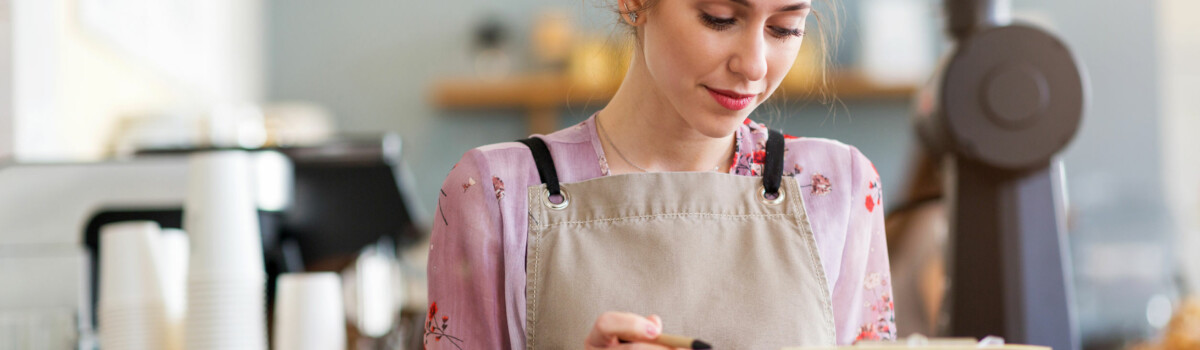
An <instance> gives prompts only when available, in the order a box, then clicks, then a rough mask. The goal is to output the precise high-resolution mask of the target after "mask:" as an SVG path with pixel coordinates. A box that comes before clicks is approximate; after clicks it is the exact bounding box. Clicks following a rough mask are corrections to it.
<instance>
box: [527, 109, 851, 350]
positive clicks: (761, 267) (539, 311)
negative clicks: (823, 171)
mask: <svg viewBox="0 0 1200 350" xmlns="http://www.w3.org/2000/svg"><path fill="white" fill-rule="evenodd" d="M521 142H522V143H525V144H526V145H528V146H529V148H530V150H531V152H532V154H533V158H534V161H535V162H536V163H537V168H538V174H539V176H540V177H541V180H542V184H539V185H536V186H531V187H529V192H528V193H529V203H530V205H529V217H530V220H529V233H528V241H527V242H528V246H527V248H526V260H525V267H526V285H525V296H526V325H525V336H526V344H527V348H529V349H575V348H581V347H582V346H583V341H584V338H585V337H586V336H587V334H588V333H589V332H590V331H591V328H592V325H593V323H594V322H595V320H596V318H597V317H599V316H600V314H601V313H603V312H605V311H626V312H633V313H637V314H640V315H650V314H657V315H660V316H662V318H663V323H664V325H665V329H664V332H667V333H676V334H683V335H687V336H692V337H697V338H699V339H704V340H705V341H708V342H709V343H711V344H712V345H713V346H714V348H718V349H721V348H727V349H740V348H746V349H779V348H781V347H785V346H830V345H834V344H835V341H836V339H835V332H834V323H833V308H832V305H831V303H830V295H829V292H828V291H829V290H830V289H829V288H828V286H827V282H826V280H825V273H824V270H823V269H822V267H821V261H820V258H819V256H818V255H817V248H816V243H815V240H814V238H813V233H812V229H811V228H810V226H809V222H808V215H807V213H806V212H805V210H804V203H803V196H801V195H800V191H799V188H800V186H799V184H798V183H797V182H796V180H795V179H793V178H791V177H787V178H784V177H783V160H784V157H783V153H784V147H783V143H784V142H783V135H782V134H781V133H779V132H778V131H775V130H771V131H770V133H769V135H768V138H767V145H766V146H767V147H766V148H767V149H766V163H765V164H764V165H763V174H764V176H763V177H762V178H758V177H750V176H739V175H732V174H722V173H715V172H674V173H671V172H667V173H637V174H621V175H611V176H602V177H598V178H594V179H590V180H586V181H581V182H575V183H563V184H560V183H559V182H558V175H557V172H556V171H555V168H554V161H553V159H552V158H551V157H550V152H549V150H548V148H547V147H546V145H545V143H544V142H542V141H541V140H540V139H536V138H531V139H525V140H521ZM568 191H569V192H570V193H571V194H572V195H573V196H572V197H571V198H570V201H569V202H568V201H567V197H566V195H565V194H566V193H567V192H568ZM787 194H791V195H787ZM555 195H561V196H563V201H562V202H561V203H560V204H561V207H560V208H555V207H552V206H550V205H537V203H552V202H550V197H552V196H555ZM568 203H569V205H568Z"/></svg>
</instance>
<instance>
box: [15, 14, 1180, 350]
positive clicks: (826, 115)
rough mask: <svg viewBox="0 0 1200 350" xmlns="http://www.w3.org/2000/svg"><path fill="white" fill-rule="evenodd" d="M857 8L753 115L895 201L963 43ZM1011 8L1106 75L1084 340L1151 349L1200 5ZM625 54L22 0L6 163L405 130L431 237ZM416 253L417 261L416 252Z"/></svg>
mask: <svg viewBox="0 0 1200 350" xmlns="http://www.w3.org/2000/svg"><path fill="white" fill-rule="evenodd" d="M817 2H818V3H820V2H821V1H817ZM840 5H841V6H840V9H839V17H840V19H841V21H840V23H839V25H840V34H841V35H840V40H839V41H838V42H837V47H836V49H837V50H835V53H836V54H835V55H834V56H833V57H832V60H833V65H832V66H831V67H830V76H829V77H830V79H831V80H832V81H833V83H834V84H835V85H834V87H833V89H832V92H833V95H832V96H833V97H835V98H834V99H829V98H827V97H826V96H824V95H821V94H819V93H812V90H813V89H812V87H811V86H812V85H811V81H812V79H813V75H812V73H811V72H804V71H797V72H795V73H793V74H792V75H791V76H789V78H788V79H789V80H788V82H786V83H785V87H784V89H783V91H781V92H780V93H779V94H778V95H779V96H777V97H775V98H774V99H776V100H780V101H778V102H773V103H768V104H767V105H764V106H763V107H760V108H759V109H758V110H757V111H756V112H755V114H754V115H752V116H751V118H752V119H755V120H758V121H763V122H767V124H768V125H770V126H771V127H774V128H780V129H783V130H784V131H785V132H787V133H790V134H793V135H798V136H806V137H827V138H833V139H837V140H840V141H843V142H846V143H848V144H852V145H855V146H857V147H858V148H859V149H860V150H862V151H863V153H865V154H866V155H867V156H868V157H870V158H871V159H872V161H873V162H874V163H875V165H876V167H877V169H878V171H879V173H880V175H881V176H882V180H883V183H884V184H885V185H884V198H885V202H886V204H887V205H895V204H897V203H898V201H900V199H901V198H902V196H901V194H902V193H903V192H902V191H903V184H904V183H905V181H906V178H907V176H908V175H907V172H908V171H909V170H910V168H911V166H912V165H911V164H910V162H911V160H912V154H913V152H914V151H915V150H916V148H915V147H917V145H918V142H919V141H918V140H917V138H916V137H915V134H914V132H913V128H912V126H911V119H910V115H911V112H910V111H911V109H912V108H911V105H912V94H913V93H914V91H915V88H916V86H917V85H919V84H921V83H923V81H924V80H925V79H926V78H927V77H928V75H929V74H930V73H931V71H932V70H933V67H934V66H935V65H936V63H937V61H938V60H939V56H940V53H941V52H944V51H945V50H947V45H948V44H947V41H946V39H945V35H944V34H943V31H942V20H943V16H942V15H941V13H940V1H931V0H842V1H840ZM1012 8H1013V13H1012V16H1013V18H1015V19H1017V20H1019V21H1025V22H1028V23H1032V24H1035V25H1037V26H1041V27H1043V28H1047V29H1049V30H1050V31H1052V32H1054V33H1056V34H1057V35H1059V36H1060V37H1061V38H1062V39H1063V40H1064V41H1065V42H1066V43H1067V44H1068V45H1069V46H1070V47H1071V48H1072V50H1073V51H1074V53H1075V54H1076V55H1077V57H1078V59H1079V60H1080V61H1081V62H1082V66H1083V70H1084V72H1085V75H1086V79H1085V80H1086V82H1087V84H1088V86H1089V91H1088V93H1089V97H1090V99H1089V100H1088V101H1089V102H1088V105H1087V108H1086V112H1085V116H1084V121H1083V123H1082V125H1081V127H1080V130H1079V132H1078V134H1077V136H1076V138H1075V139H1074V140H1073V142H1072V143H1071V144H1070V145H1069V146H1068V147H1067V148H1066V150H1065V151H1064V152H1063V153H1062V159H1063V161H1064V163H1065V169H1066V175H1067V183H1066V184H1067V186H1066V193H1067V194H1068V196H1067V198H1068V199H1069V226H1068V228H1069V232H1068V237H1069V249H1070V253H1071V263H1072V268H1073V270H1074V281H1073V283H1074V286H1075V288H1076V299H1075V303H1076V307H1077V310H1078V311H1079V315H1078V320H1079V322H1080V329H1081V331H1082V336H1083V339H1084V345H1085V347H1087V348H1123V347H1125V346H1129V345H1131V344H1134V343H1137V342H1140V341H1144V340H1153V339H1154V337H1156V336H1157V335H1158V334H1160V332H1161V331H1162V329H1163V328H1164V327H1165V326H1166V324H1167V322H1168V319H1169V318H1170V316H1171V313H1172V310H1173V309H1174V308H1175V307H1176V306H1178V305H1179V304H1180V303H1181V302H1182V300H1183V299H1184V298H1185V297H1186V294H1188V293H1189V292H1191V293H1196V291H1200V255H1197V254H1195V251H1197V250H1198V249H1200V202H1198V201H1197V199H1196V198H1197V197H1198V196H1200V182H1198V181H1197V180H1196V179H1198V178H1200V161H1198V160H1200V140H1197V138H1195V137H1194V135H1195V133H1197V132H1200V99H1197V98H1196V91H1200V65H1197V64H1196V63H1195V62H1200V22H1197V21H1195V20H1194V18H1191V15H1190V14H1194V13H1198V12H1200V3H1196V2H1194V1H1189V0H1153V1H1116V0H1096V1H1083V0H1051V1H1033V0H1013V1H1012ZM818 9H826V10H828V7H826V6H823V5H818ZM808 25H809V30H810V33H817V31H816V30H815V27H814V25H815V21H812V20H810V21H809V24H808ZM810 36H812V34H810ZM815 42H816V41H815V40H813V38H812V37H810V38H809V39H808V40H807V41H806V46H809V45H810V44H813V43H815ZM628 44H629V43H628V38H627V35H626V31H625V29H624V28H623V27H621V26H620V25H617V24H616V16H615V15H614V14H613V11H612V9H611V4H610V3H608V2H605V1H601V0H578V1H567V2H564V1H550V0H507V1H503V2H501V1H478V0H455V1H415V0H359V1H317V0H249V1H243V0H217V1H185V0H168V1H153V0H123V1H103V0H4V1H0V63H2V64H0V159H6V160H5V162H21V163H27V162H32V163H37V162H94V161H106V160H112V159H123V158H127V157H129V156H130V155H131V154H133V153H134V152H136V151H137V150H139V149H164V148H167V149H169V148H187V147H203V146H235V147H244V148H258V147H264V146H265V147H271V146H278V145H283V143H284V140H294V141H293V142H295V143H296V144H320V143H321V142H325V141H328V140H336V139H339V138H344V137H355V136H360V135H396V136H398V137H399V138H398V139H399V140H400V144H401V145H402V147H401V148H400V149H401V150H402V152H401V155H400V158H401V159H402V160H403V162H404V163H405V164H406V170H407V172H406V173H404V174H403V176H405V177H407V178H408V181H411V184H412V186H410V187H411V188H410V190H411V191H412V192H411V193H406V194H405V195H406V196H410V197H411V198H412V199H413V200H414V201H415V203H418V204H417V205H416V206H415V207H414V208H411V209H412V210H413V212H414V213H416V214H414V215H413V218H414V220H415V221H416V224H417V225H418V226H419V227H426V228H427V227H429V223H430V222H431V221H432V220H433V218H434V216H433V214H432V213H433V212H434V209H435V208H436V205H437V198H438V190H437V188H438V187H439V186H440V185H441V182H442V179H443V178H444V176H445V175H446V174H447V172H448V171H449V169H450V168H451V167H452V166H453V165H454V163H455V162H456V161H457V160H458V159H459V157H460V156H461V155H462V154H463V153H464V152H466V151H467V150H469V149H471V148H473V147H476V146H479V145H484V144H489V143H495V142H504V141H510V140H515V139H519V138H523V137H525V136H526V135H528V134H530V133H531V132H546V131H549V130H554V129H558V128H562V127H566V126H570V125H573V124H575V123H577V122H579V121H581V120H583V119H585V118H586V117H587V116H589V115H590V114H591V113H593V112H595V111H596V110H598V109H599V108H600V107H602V106H603V105H604V103H605V102H604V98H605V97H606V96H610V95H611V91H612V88H613V87H614V86H615V84H617V83H618V82H619V79H620V77H621V74H622V73H621V72H622V69H623V65H624V64H625V62H626V61H625V60H627V59H628V50H629V46H628ZM819 61H820V58H819V57H818V56H817V54H815V53H812V52H806V53H803V54H802V55H801V57H800V58H799V59H798V64H801V65H805V66H806V67H811V66H812V65H813V64H816V63H817V62H819ZM289 135H290V136H289ZM285 136H286V137H285ZM44 185H45V186H47V187H53V186H54V184H52V183H46V184H44ZM967 200H969V199H967ZM0 209H2V208H0ZM0 243H3V242H0ZM3 253H4V250H0V254H3ZM402 254H413V255H415V257H413V258H411V259H410V260H413V259H415V260H417V261H418V264H419V260H420V256H419V255H420V249H412V250H409V251H405V252H402ZM411 271H412V272H413V273H421V272H422V271H423V270H422V269H420V268H413V269H411ZM416 290H419V288H418V289H416ZM418 294H419V292H418ZM421 297H422V296H420V295H417V296H413V298H421ZM413 304H414V305H424V304H423V303H417V302H414V303H413ZM2 311H3V310H0V312H2ZM416 313H418V314H421V313H423V310H418V311H416ZM901 331H902V332H903V329H902V330H901Z"/></svg>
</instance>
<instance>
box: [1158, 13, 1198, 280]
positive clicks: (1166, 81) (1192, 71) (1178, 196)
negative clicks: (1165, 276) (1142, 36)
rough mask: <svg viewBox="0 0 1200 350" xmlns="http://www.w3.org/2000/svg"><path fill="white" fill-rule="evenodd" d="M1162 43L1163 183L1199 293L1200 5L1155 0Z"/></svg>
mask: <svg viewBox="0 0 1200 350" xmlns="http://www.w3.org/2000/svg"><path fill="white" fill-rule="evenodd" d="M1159 12H1160V13H1161V17H1160V20H1159V22H1158V24H1159V25H1158V33H1159V41H1160V42H1161V43H1162V45H1161V51H1160V53H1159V54H1160V56H1159V61H1158V62H1159V64H1158V76H1159V78H1160V79H1161V81H1160V86H1161V89H1162V95H1161V96H1160V101H1161V105H1162V109H1163V110H1162V117H1163V125H1162V142H1161V147H1162V149H1163V157H1164V162H1163V177H1162V179H1163V183H1164V184H1165V188H1166V196H1167V202H1168V208H1170V210H1171V214H1172V216H1173V217H1174V218H1175V221H1176V223H1177V224H1178V225H1179V227H1180V235H1179V237H1178V240H1179V242H1180V243H1181V244H1179V245H1177V246H1176V247H1178V251H1177V252H1178V255H1179V256H1180V258H1182V259H1183V260H1184V266H1185V269H1186V273H1187V274H1188V277H1189V278H1188V279H1189V282H1190V288H1191V290H1192V291H1193V292H1195V291H1200V255H1197V254H1195V252H1196V250H1197V249H1198V248H1200V180H1198V179H1200V138H1198V137H1196V134H1197V133H1200V98H1197V97H1198V96H1200V95H1197V94H1198V93H1200V64H1197V62H1200V21H1197V20H1196V18H1195V14H1196V13H1200V2H1196V1H1194V0H1160V2H1159Z"/></svg>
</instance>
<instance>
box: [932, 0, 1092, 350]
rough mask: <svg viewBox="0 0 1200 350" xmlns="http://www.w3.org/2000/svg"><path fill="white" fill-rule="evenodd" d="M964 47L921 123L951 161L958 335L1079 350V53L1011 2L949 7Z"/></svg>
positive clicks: (953, 307) (946, 68)
mask: <svg viewBox="0 0 1200 350" xmlns="http://www.w3.org/2000/svg"><path fill="white" fill-rule="evenodd" d="M944 4H945V10H946V11H947V14H948V15H949V22H948V28H947V32H948V33H949V35H950V36H951V37H953V38H954V39H955V41H956V45H955V46H954V48H953V49H952V52H951V53H950V56H949V57H948V59H947V60H946V61H945V63H944V65H943V66H942V67H940V69H939V70H938V72H937V73H936V74H935V76H934V78H933V79H931V81H930V85H929V86H927V87H926V88H925V89H924V90H922V91H921V92H920V94H919V95H918V103H917V104H916V106H917V110H916V113H915V116H916V118H915V120H914V124H915V126H916V129H917V133H918V134H919V136H920V139H921V140H922V141H923V142H924V143H925V144H926V146H927V147H928V148H929V149H931V150H934V151H936V152H939V153H942V154H944V155H945V156H946V161H945V162H944V167H943V168H944V169H946V171H947V175H948V176H947V177H946V178H947V184H946V189H947V193H948V199H949V202H948V208H949V210H950V214H949V217H950V232H951V234H950V242H951V243H950V247H949V248H950V249H951V252H950V253H949V254H948V256H949V257H950V259H949V264H950V266H948V269H947V270H948V274H949V277H950V280H949V285H950V293H949V296H948V301H947V303H946V305H948V316H949V322H948V324H947V325H946V326H947V329H946V330H945V332H946V333H947V334H948V335H952V336H971V337H976V338H982V337H985V336H988V335H999V336H1003V337H1004V338H1006V339H1008V341H1010V342H1014V343H1026V344H1036V345H1045V346H1051V347H1053V348H1054V349H1060V350H1071V349H1079V348H1080V341H1079V332H1078V326H1077V325H1078V322H1077V321H1076V319H1075V317H1076V316H1075V315H1076V312H1075V305H1074V300H1073V295H1074V292H1073V289H1072V286H1071V280H1072V279H1071V271H1070V267H1069V261H1070V260H1069V259H1068V258H1067V257H1068V252H1067V250H1066V248H1067V245H1066V236H1065V233H1066V227H1065V224H1064V223H1065V198H1064V197H1063V195H1062V193H1063V192H1062V187H1063V169H1062V163H1061V161H1060V160H1058V159H1057V157H1056V155H1057V154H1058V153H1059V152H1060V151H1061V150H1062V149H1063V148H1064V147H1065V146H1066V145H1067V143H1068V142H1070V140H1071V139H1072V137H1073V136H1074V135H1075V133H1076V131H1077V129H1078V127H1079V124H1080V122H1081V119H1082V116H1083V112H1084V105H1085V100H1086V96H1087V91H1086V83H1085V77H1084V75H1083V72H1082V71H1081V70H1080V68H1079V66H1078V65H1077V64H1076V62H1077V60H1076V59H1075V58H1074V56H1073V55H1072V54H1071V52H1070V50H1069V49H1068V48H1067V46H1066V45H1065V44H1063V43H1062V42H1061V41H1060V40H1058V39H1057V38H1055V37H1054V36H1053V35H1051V34H1049V33H1047V32H1045V31H1042V30H1040V29H1037V28H1034V27H1030V26H1023V25H1009V24H1008V23H1007V19H1006V18H1005V17H1006V16H1005V15H1004V13H1006V12H1007V2H1003V4H1001V1H988V0H946V1H945V3H944Z"/></svg>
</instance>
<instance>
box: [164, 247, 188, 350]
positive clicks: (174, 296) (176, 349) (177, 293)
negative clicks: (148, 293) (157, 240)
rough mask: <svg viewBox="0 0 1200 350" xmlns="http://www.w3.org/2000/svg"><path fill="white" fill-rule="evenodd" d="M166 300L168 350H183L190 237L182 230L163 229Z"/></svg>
mask: <svg viewBox="0 0 1200 350" xmlns="http://www.w3.org/2000/svg"><path fill="white" fill-rule="evenodd" d="M161 244H162V249H161V251H162V254H161V256H160V258H161V260H160V262H161V263H162V268H161V269H159V271H160V272H162V284H163V286H162V289H163V298H164V301H165V303H164V304H165V305H166V312H167V321H166V322H167V348H166V349H167V350H182V349H183V318H184V316H185V315H186V313H185V312H186V311H187V281H188V278H187V276H188V267H187V266H188V252H189V250H190V249H189V248H188V237H187V233H185V232H183V230H180V229H163V230H162V242H161Z"/></svg>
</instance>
